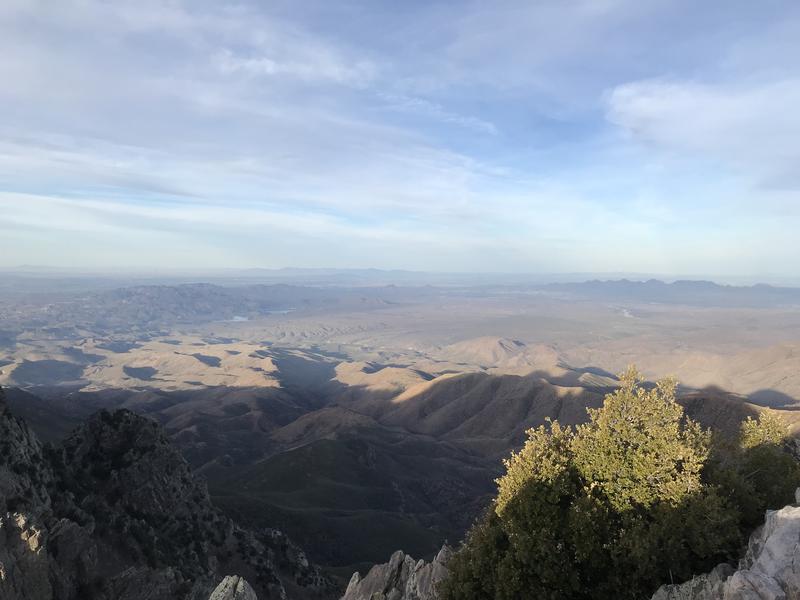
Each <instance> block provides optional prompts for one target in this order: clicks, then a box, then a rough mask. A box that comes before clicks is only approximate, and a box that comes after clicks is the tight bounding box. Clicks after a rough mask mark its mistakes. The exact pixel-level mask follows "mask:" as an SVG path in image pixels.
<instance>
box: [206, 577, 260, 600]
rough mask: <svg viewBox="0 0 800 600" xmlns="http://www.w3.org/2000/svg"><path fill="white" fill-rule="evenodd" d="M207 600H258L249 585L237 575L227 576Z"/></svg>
mask: <svg viewBox="0 0 800 600" xmlns="http://www.w3.org/2000/svg"><path fill="white" fill-rule="evenodd" d="M208 600H258V598H257V597H256V593H255V592H254V591H253V588H251V587H250V584H249V583H247V582H246V581H245V580H244V579H242V578H241V577H239V576H238V575H228V576H227V577H225V579H223V580H222V581H221V582H220V584H219V585H218V586H217V587H216V588H215V589H214V591H213V592H211V596H209V598H208Z"/></svg>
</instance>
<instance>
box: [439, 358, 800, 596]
mask: <svg viewBox="0 0 800 600" xmlns="http://www.w3.org/2000/svg"><path fill="white" fill-rule="evenodd" d="M620 380H621V385H620V387H619V389H617V390H616V391H615V392H613V393H611V394H609V395H607V396H606V399H605V402H604V405H603V407H602V408H600V409H596V410H592V409H590V410H589V421H588V422H587V423H586V424H584V425H581V426H578V427H577V428H575V429H574V430H573V429H570V428H565V427H562V426H561V425H559V423H558V422H556V421H553V422H550V423H548V426H547V427H544V426H543V427H539V428H537V429H532V430H530V431H529V432H528V440H527V442H526V443H525V446H524V447H523V448H522V449H521V450H520V451H519V452H517V453H513V454H512V455H511V457H510V458H509V459H508V460H506V461H505V467H506V474H505V475H504V476H503V477H501V478H500V479H498V480H497V484H498V493H497V497H496V499H495V501H494V502H493V504H492V506H491V507H490V508H489V510H488V511H487V513H486V514H485V515H484V517H483V518H482V519H481V520H480V521H479V522H477V523H476V524H475V525H474V526H473V528H472V530H471V531H470V532H469V534H468V535H467V538H466V540H465V542H464V544H463V546H462V548H461V549H460V550H459V552H457V553H456V555H455V556H454V557H453V559H452V560H451V562H450V574H449V576H448V578H447V579H446V580H445V581H444V582H443V583H442V585H441V588H440V590H439V591H440V596H441V597H442V598H443V600H478V599H486V600H490V599H491V600H516V599H522V598H541V599H547V600H558V599H562V598H643V597H648V596H649V595H650V594H652V593H653V591H654V590H655V589H656V588H657V587H658V586H659V585H660V584H661V583H665V582H670V581H676V582H677V581H682V580H685V579H689V578H690V577H691V576H692V575H693V574H695V573H698V572H702V571H706V570H708V569H710V568H711V567H713V566H714V565H715V564H717V563H718V562H720V561H724V560H729V559H731V558H732V557H734V556H735V555H736V554H738V551H739V548H740V546H741V544H742V541H743V539H744V537H745V535H746V534H747V533H748V529H749V528H750V527H751V526H752V524H753V515H754V514H756V513H758V514H759V515H760V516H761V515H763V511H764V509H765V508H767V507H777V506H782V505H783V504H785V503H786V502H787V501H789V500H791V498H792V494H793V491H794V489H795V487H797V486H798V485H800V468H798V465H797V463H796V462H795V461H794V459H793V458H791V457H790V456H789V455H788V454H786V453H785V452H783V450H782V447H781V446H782V442H783V437H784V436H785V427H784V426H783V425H782V424H781V423H780V421H778V420H777V417H775V416H774V415H772V414H770V413H766V414H765V415H764V416H762V417H760V418H759V419H758V420H752V419H751V420H748V421H746V422H745V423H744V424H743V426H742V432H741V436H740V439H739V440H737V441H735V442H731V443H728V444H727V445H725V444H722V443H718V440H717V439H716V438H713V437H712V434H711V433H710V432H709V431H704V430H703V429H701V427H700V426H699V425H698V424H697V423H695V422H693V421H692V420H690V419H688V418H686V417H685V416H684V414H683V409H682V408H681V406H680V405H679V404H677V402H676V401H675V387H676V383H675V381H674V380H670V379H666V380H663V381H660V382H658V383H657V385H656V386H655V387H652V388H646V387H645V386H643V385H642V382H641V377H640V376H639V374H638V373H637V372H636V370H635V369H633V368H631V369H629V370H628V371H626V372H625V373H623V374H622V375H621V377H620Z"/></svg>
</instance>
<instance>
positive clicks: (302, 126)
mask: <svg viewBox="0 0 800 600" xmlns="http://www.w3.org/2000/svg"><path fill="white" fill-rule="evenodd" d="M722 15H724V18H722ZM0 40H2V41H0V49H2V53H0V76H2V77H3V80H4V81H5V82H7V85H5V86H2V88H1V89H0V110H2V111H3V114H4V115H6V119H4V120H3V123H2V124H0V238H2V240H3V241H2V252H0V267H2V268H5V269H8V268H12V267H15V266H17V265H24V264H48V265H52V266H53V267H56V268H60V267H76V268H81V269H89V270H92V269H95V270H96V269H100V270H102V269H118V268H126V269H147V268H151V269H198V268H201V269H219V268H281V267H314V266H319V267H324V268H347V267H357V268H380V269H402V270H412V271H417V270H424V271H435V272H506V273H574V272H580V273H656V274H658V273H662V274H666V273H674V274H680V277H691V278H705V277H708V274H713V275H712V277H714V278H715V279H726V278H728V279H736V278H743V279H746V280H749V281H750V280H752V281H784V280H789V279H791V280H793V281H794V280H796V277H797V271H796V265H797V264H798V261H800V244H798V243H797V240H796V231H797V229H798V225H800V212H798V210H800V194H799V193H798V190H799V189H800V184H798V179H797V175H796V172H795V171H796V168H795V167H796V164H797V162H798V159H800V154H798V152H799V150H798V148H800V146H798V144H797V142H796V140H797V135H798V132H800V120H799V119H798V116H797V111H796V110H795V108H794V107H795V106H796V105H797V102H798V99H800V74H798V71H797V58H798V57H799V56H800V5H797V4H796V3H791V2H780V1H778V2H771V3H768V4H761V5H757V6H756V5H753V4H751V3H746V2H734V3H730V2H726V3H721V2H711V3H705V4H703V5H697V4H696V3H689V2H684V1H681V2H655V3H647V5H643V4H642V3H639V2H634V1H633V0H609V1H602V2H597V1H589V0H576V1H573V2H554V1H553V2H539V3H526V2H510V3H504V4H503V5H502V6H496V5H494V6H489V5H485V4H482V3H477V2H470V1H464V2H455V3H440V2H433V3H420V4H417V3H410V4H407V5H404V6H403V7H402V9H401V8H398V7H397V6H396V4H394V3H384V2H378V3H364V2H344V3H336V4H331V3H324V2H317V1H310V2H303V3H300V4H298V3H289V2H274V3H269V4H264V3H259V2H252V1H248V0H242V1H237V2H230V3H216V2H192V3H188V2H176V1H166V0H163V1H162V0H147V1H146V2H135V3H132V2H125V1H123V2H114V3H105V2H100V1H99V0H80V1H78V0H65V1H64V2H59V3H57V4H56V5H52V4H48V3H45V2H40V1H36V0H30V1H28V0H12V1H11V2H5V3H3V6H2V7H0Z"/></svg>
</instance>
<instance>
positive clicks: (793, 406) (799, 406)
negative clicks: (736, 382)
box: [748, 389, 800, 410]
mask: <svg viewBox="0 0 800 600" xmlns="http://www.w3.org/2000/svg"><path fill="white" fill-rule="evenodd" d="M748 401H750V402H752V403H753V404H758V405H759V406H767V407H769V408H780V409H783V410H800V401H798V400H797V399H796V398H793V397H792V396H790V395H788V394H785V393H783V392H779V391H777V390H771V389H763V390H758V391H755V392H753V393H752V394H750V395H749V396H748Z"/></svg>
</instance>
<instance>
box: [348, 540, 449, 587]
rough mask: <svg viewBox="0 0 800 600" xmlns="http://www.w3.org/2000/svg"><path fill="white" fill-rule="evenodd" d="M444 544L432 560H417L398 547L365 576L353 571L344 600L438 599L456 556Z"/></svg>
mask: <svg viewBox="0 0 800 600" xmlns="http://www.w3.org/2000/svg"><path fill="white" fill-rule="evenodd" d="M452 553H453V552H452V550H451V549H450V548H449V547H448V546H443V547H442V549H441V550H440V551H439V553H438V554H437V555H436V557H435V558H434V559H433V560H432V561H431V562H425V561H424V560H419V561H415V560H414V559H413V558H411V557H410V556H408V555H407V554H404V553H403V552H402V551H400V550H398V551H397V552H395V553H394V554H392V557H391V558H390V559H389V562H388V563H384V564H382V565H375V566H374V567H372V568H371V569H370V571H369V573H367V575H366V577H364V578H363V579H362V578H361V576H360V575H359V573H357V572H356V573H353V577H352V578H351V579H350V584H349V585H348V586H347V591H346V592H345V594H344V596H343V597H342V600H435V599H436V586H437V585H438V583H439V582H440V581H441V580H442V579H444V576H445V575H446V574H447V561H448V560H449V559H450V556H451V555H452Z"/></svg>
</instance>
